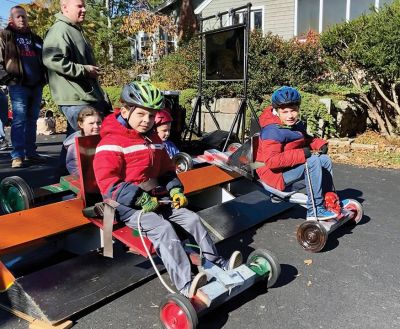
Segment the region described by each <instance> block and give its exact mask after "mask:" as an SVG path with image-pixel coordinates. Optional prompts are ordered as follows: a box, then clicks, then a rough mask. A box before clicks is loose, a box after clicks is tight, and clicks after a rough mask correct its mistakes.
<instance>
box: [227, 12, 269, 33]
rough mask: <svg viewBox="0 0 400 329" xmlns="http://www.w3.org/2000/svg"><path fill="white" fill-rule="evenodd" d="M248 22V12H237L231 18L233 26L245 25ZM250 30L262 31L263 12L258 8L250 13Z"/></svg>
mask: <svg viewBox="0 0 400 329" xmlns="http://www.w3.org/2000/svg"><path fill="white" fill-rule="evenodd" d="M246 20H247V12H243V11H240V12H235V13H234V15H233V16H232V18H231V25H236V24H241V23H245V22H246ZM250 28H251V29H252V30H262V28H263V10H262V8H256V9H253V10H251V11H250Z"/></svg>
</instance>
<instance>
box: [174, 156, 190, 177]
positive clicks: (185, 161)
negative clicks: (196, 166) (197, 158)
mask: <svg viewBox="0 0 400 329" xmlns="http://www.w3.org/2000/svg"><path fill="white" fill-rule="evenodd" d="M172 161H173V162H174V164H175V171H176V172H177V173H180V172H185V171H188V170H190V169H192V168H193V160H192V157H191V156H190V155H189V154H187V153H185V152H179V153H177V154H175V155H174V156H173V157H172Z"/></svg>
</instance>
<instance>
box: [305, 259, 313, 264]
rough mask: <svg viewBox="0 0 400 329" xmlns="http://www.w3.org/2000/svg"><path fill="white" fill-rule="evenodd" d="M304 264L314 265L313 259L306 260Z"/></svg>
mask: <svg viewBox="0 0 400 329" xmlns="http://www.w3.org/2000/svg"><path fill="white" fill-rule="evenodd" d="M304 264H306V265H311V264H312V259H305V260H304Z"/></svg>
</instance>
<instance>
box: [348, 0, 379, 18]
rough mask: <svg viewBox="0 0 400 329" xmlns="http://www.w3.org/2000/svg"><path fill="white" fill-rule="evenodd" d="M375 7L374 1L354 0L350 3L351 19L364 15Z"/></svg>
mask: <svg viewBox="0 0 400 329" xmlns="http://www.w3.org/2000/svg"><path fill="white" fill-rule="evenodd" d="M374 5H375V1H374V0H357V1H355V0H352V1H351V2H350V19H354V18H357V17H359V16H361V15H362V14H366V13H368V12H369V9H370V8H371V7H373V6H374Z"/></svg>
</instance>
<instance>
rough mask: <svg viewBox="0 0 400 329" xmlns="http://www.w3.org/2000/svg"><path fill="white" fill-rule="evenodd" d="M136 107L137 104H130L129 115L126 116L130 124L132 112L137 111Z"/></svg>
mask: <svg viewBox="0 0 400 329" xmlns="http://www.w3.org/2000/svg"><path fill="white" fill-rule="evenodd" d="M135 109H136V106H132V107H131V106H129V113H128V117H127V118H126V121H127V122H128V124H129V119H130V118H131V116H132V113H133V111H135Z"/></svg>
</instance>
